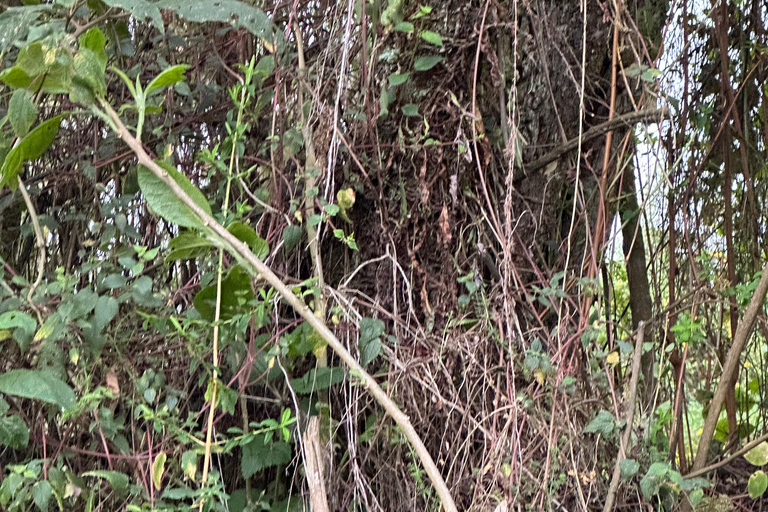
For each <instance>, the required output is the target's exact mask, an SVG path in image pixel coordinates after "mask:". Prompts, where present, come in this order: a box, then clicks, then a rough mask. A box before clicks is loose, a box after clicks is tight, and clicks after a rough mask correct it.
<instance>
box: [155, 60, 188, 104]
mask: <svg viewBox="0 0 768 512" xmlns="http://www.w3.org/2000/svg"><path fill="white" fill-rule="evenodd" d="M187 69H189V66H188V65H187V64H179V65H177V66H171V67H169V68H167V69H164V70H163V71H162V72H161V73H160V74H159V75H157V76H156V77H155V78H153V79H152V81H151V82H149V85H147V88H146V89H145V90H144V94H145V95H146V96H147V97H149V95H150V94H152V92H153V91H159V90H160V89H163V88H165V87H168V86H171V85H175V84H176V83H178V82H181V81H183V80H184V72H185V71H186V70H187Z"/></svg>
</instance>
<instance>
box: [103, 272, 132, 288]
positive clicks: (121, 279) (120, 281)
mask: <svg viewBox="0 0 768 512" xmlns="http://www.w3.org/2000/svg"><path fill="white" fill-rule="evenodd" d="M126 284H128V279H127V278H126V277H125V276H124V275H123V274H117V273H115V274H109V275H108V276H107V277H105V278H104V281H102V282H101V285H102V286H103V287H104V288H107V289H108V290H115V289H118V288H122V287H124V286H125V285H126Z"/></svg>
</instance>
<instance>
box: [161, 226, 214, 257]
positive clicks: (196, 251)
mask: <svg viewBox="0 0 768 512" xmlns="http://www.w3.org/2000/svg"><path fill="white" fill-rule="evenodd" d="M168 247H169V248H170V250H171V252H169V253H168V255H167V256H166V257H165V261H166V262H168V261H177V260H192V259H195V258H197V257H199V256H203V255H204V254H206V253H207V252H208V251H209V250H210V248H211V247H213V244H212V243H211V242H210V241H209V240H208V239H207V238H204V237H202V236H199V235H196V234H194V233H182V234H180V235H179V236H177V237H175V238H172V239H171V241H170V243H169V244H168Z"/></svg>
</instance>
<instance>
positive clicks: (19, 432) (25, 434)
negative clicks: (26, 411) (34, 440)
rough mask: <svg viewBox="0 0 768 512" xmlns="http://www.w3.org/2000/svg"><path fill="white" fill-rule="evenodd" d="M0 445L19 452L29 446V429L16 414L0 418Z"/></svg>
mask: <svg viewBox="0 0 768 512" xmlns="http://www.w3.org/2000/svg"><path fill="white" fill-rule="evenodd" d="M0 444H4V445H5V446H7V447H9V448H13V449H14V450H21V449H23V448H26V447H27V444H29V429H28V428H27V424H26V423H24V420H23V419H21V418H20V417H19V416H17V415H16V414H12V415H11V416H3V417H2V418H0Z"/></svg>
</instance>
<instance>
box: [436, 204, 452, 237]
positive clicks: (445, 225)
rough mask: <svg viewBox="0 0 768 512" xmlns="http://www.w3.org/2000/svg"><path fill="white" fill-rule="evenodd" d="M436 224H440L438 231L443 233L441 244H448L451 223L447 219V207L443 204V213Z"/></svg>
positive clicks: (450, 235)
mask: <svg viewBox="0 0 768 512" xmlns="http://www.w3.org/2000/svg"><path fill="white" fill-rule="evenodd" d="M438 222H439V223H440V231H442V233H443V243H445V244H448V243H449V242H450V241H451V239H452V238H453V235H452V234H451V222H450V219H449V218H448V206H447V205H446V204H445V203H443V211H442V212H440V219H439V220H438Z"/></svg>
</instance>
